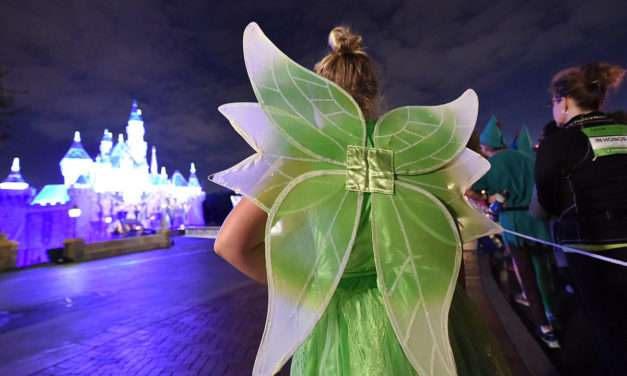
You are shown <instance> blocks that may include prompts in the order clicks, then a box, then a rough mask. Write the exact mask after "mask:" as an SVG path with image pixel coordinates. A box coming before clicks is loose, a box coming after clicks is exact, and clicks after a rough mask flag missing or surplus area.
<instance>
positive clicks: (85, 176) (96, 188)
mask: <svg viewBox="0 0 627 376" xmlns="http://www.w3.org/2000/svg"><path fill="white" fill-rule="evenodd" d="M144 135H145V128H144V120H143V117H142V112H141V109H140V108H139V107H138V105H137V102H136V101H133V104H132V108H131V113H130V116H129V119H128V123H127V126H126V139H125V138H124V134H122V133H120V134H119V135H118V137H117V140H116V142H114V139H113V134H112V133H111V132H109V130H106V129H105V130H104V134H103V137H102V140H101V141H100V147H99V152H98V155H97V156H96V158H95V159H93V158H92V157H91V156H90V155H89V153H87V151H86V150H85V148H84V147H83V145H82V143H81V137H80V133H79V132H75V133H74V139H73V142H72V144H71V146H70V148H69V150H68V151H67V153H66V154H65V156H64V157H63V159H62V160H61V161H60V162H59V165H60V168H61V174H62V175H63V180H64V182H63V184H50V185H46V186H44V187H43V188H42V190H41V191H40V192H39V193H37V192H36V191H35V190H34V189H33V188H32V187H30V186H29V184H28V183H27V182H26V181H25V180H24V179H23V177H22V176H21V174H20V161H19V159H18V158H15V159H14V160H13V164H12V165H11V172H10V173H9V176H8V177H7V178H6V179H5V180H4V181H3V182H2V183H0V232H1V233H5V234H6V235H7V237H8V239H10V240H13V241H17V242H18V244H19V251H18V255H17V266H26V265H30V264H35V263H41V262H47V261H48V260H47V256H46V250H48V249H50V248H55V247H61V246H62V245H63V241H64V240H65V239H68V238H77V237H78V238H83V239H85V241H87V242H93V241H99V240H105V239H108V238H111V237H112V236H116V234H117V235H120V236H123V235H125V234H128V233H137V232H141V231H146V230H147V229H152V230H158V229H169V228H181V227H182V226H186V225H202V224H203V215H202V202H203V200H204V197H205V193H204V192H203V191H202V188H201V186H200V183H199V181H198V178H197V177H196V168H195V166H194V163H192V164H191V166H190V173H189V177H188V179H185V177H184V176H183V175H182V174H181V173H180V172H178V171H175V172H174V173H173V174H172V176H171V177H169V176H168V174H167V172H166V168H165V167H163V166H161V167H159V164H158V161H157V150H156V147H155V146H153V147H152V148H151V153H150V164H149V163H148V159H147V154H148V144H147V143H146V141H145V140H144Z"/></svg>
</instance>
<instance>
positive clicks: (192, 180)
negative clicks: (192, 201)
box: [187, 162, 200, 188]
mask: <svg viewBox="0 0 627 376" xmlns="http://www.w3.org/2000/svg"><path fill="white" fill-rule="evenodd" d="M187 186H188V187H195V188H197V187H200V182H199V181H198V177H196V165H195V164H194V162H192V164H191V166H190V167H189V180H188V183H187Z"/></svg>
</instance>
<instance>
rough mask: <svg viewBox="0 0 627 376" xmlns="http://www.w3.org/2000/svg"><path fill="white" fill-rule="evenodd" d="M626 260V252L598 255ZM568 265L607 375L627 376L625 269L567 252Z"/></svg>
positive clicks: (626, 286) (591, 345)
mask: <svg viewBox="0 0 627 376" xmlns="http://www.w3.org/2000/svg"><path fill="white" fill-rule="evenodd" d="M599 255H603V256H607V257H611V258H614V259H618V260H622V261H627V249H618V250H611V251H603V252H599ZM567 257H568V265H569V267H570V270H571V274H572V277H573V278H574V283H575V286H576V288H577V297H578V299H579V301H580V302H581V304H582V305H583V309H584V312H585V313H586V316H587V319H588V320H589V326H588V328H589V329H590V331H591V334H592V338H594V339H595V340H596V343H591V344H590V349H591V351H592V350H593V349H596V350H597V351H598V352H599V359H601V361H602V362H603V363H604V364H603V366H604V367H605V369H606V370H607V375H612V376H614V375H621V376H623V375H627V268H626V267H623V266H619V265H614V264H611V263H608V262H605V261H601V260H596V259H593V258H590V257H586V256H582V255H577V254H572V253H568V254H567Z"/></svg>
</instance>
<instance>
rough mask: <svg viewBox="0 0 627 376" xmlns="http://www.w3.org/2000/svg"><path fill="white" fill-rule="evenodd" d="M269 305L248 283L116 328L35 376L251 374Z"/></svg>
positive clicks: (262, 290) (261, 290)
mask: <svg viewBox="0 0 627 376" xmlns="http://www.w3.org/2000/svg"><path fill="white" fill-rule="evenodd" d="M266 307H267V292H266V288H265V287H263V286H258V285H252V284H251V285H246V286H244V287H241V288H239V289H237V290H235V291H232V292H230V293H228V294H225V295H223V296H220V297H217V298H214V299H212V300H210V301H208V302H206V303H203V304H200V305H197V306H194V307H192V308H190V309H187V310H185V311H183V312H180V313H177V314H174V315H172V316H171V317H168V318H165V319H162V320H159V321H156V322H153V323H149V324H147V325H146V326H144V327H141V328H140V329H135V330H129V328H128V327H125V326H124V325H121V326H119V327H117V329H116V327H114V328H111V329H109V330H108V331H107V332H106V333H103V334H102V335H100V336H98V337H96V338H94V339H93V341H90V346H89V347H88V350H87V351H83V352H81V353H80V354H74V355H72V356H70V357H68V358H65V359H62V360H61V359H60V360H59V362H57V363H56V364H54V365H52V366H50V367H46V368H44V369H42V370H40V371H38V372H36V373H34V375H37V376H48V375H90V376H91V375H94V376H97V375H134V376H153V375H154V376H156V375H250V373H251V370H252V365H253V362H254V359H255V355H256V352H257V346H258V345H259V341H260V339H261V335H262V332H263V326H264V321H265V317H266ZM285 368H288V367H285ZM288 373H289V372H288V370H287V369H284V370H283V372H281V375H287V374H288Z"/></svg>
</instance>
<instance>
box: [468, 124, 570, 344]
mask: <svg viewBox="0 0 627 376" xmlns="http://www.w3.org/2000/svg"><path fill="white" fill-rule="evenodd" d="M521 136H522V137H519V139H518V147H519V150H512V149H507V147H506V145H505V141H504V139H503V134H502V132H501V130H500V129H499V126H498V122H497V119H496V117H495V116H492V117H491V118H490V120H489V121H488V123H487V124H486V126H485V128H484V130H483V132H481V135H480V137H479V139H480V144H481V152H482V154H483V155H484V156H485V157H487V158H488V161H489V162H490V165H491V168H490V170H489V171H488V173H487V174H485V175H484V176H483V177H482V178H481V179H479V180H478V181H477V182H476V183H475V184H474V185H473V188H472V189H473V191H475V192H477V193H479V192H481V193H485V195H487V196H488V197H489V198H490V201H494V200H496V199H497V198H498V199H501V198H502V199H504V202H503V210H502V212H501V213H500V215H499V222H500V224H501V226H503V228H505V229H508V230H512V231H516V232H520V233H523V234H526V235H530V236H533V237H536V238H539V239H542V240H550V234H549V230H548V227H547V223H546V222H544V221H542V220H539V219H535V218H533V217H532V216H531V215H530V214H529V202H530V200H531V195H532V192H533V187H534V171H533V163H534V159H533V154H532V153H533V149H532V147H531V140H530V137H529V134H528V132H521ZM503 237H504V240H505V244H506V246H507V248H508V249H509V251H510V253H511V255H512V257H513V258H514V262H515V263H516V267H517V270H518V276H519V278H520V280H521V281H520V282H521V284H522V285H523V286H521V288H522V291H523V293H522V294H521V295H520V296H519V297H518V298H517V301H518V302H521V303H524V304H525V305H529V306H530V309H531V316H532V318H533V321H534V323H535V324H536V325H537V326H538V335H539V336H540V337H541V338H542V340H543V341H544V342H545V344H547V345H548V346H549V347H551V348H557V347H559V343H558V341H557V339H556V337H555V334H554V332H553V328H552V326H551V325H550V323H549V320H548V319H553V314H552V312H553V309H552V308H551V306H552V304H551V299H550V290H551V288H550V286H551V278H550V269H549V268H550V264H549V257H548V256H549V253H548V252H549V251H548V250H547V249H545V248H544V247H542V246H539V245H537V244H534V243H532V242H529V241H526V240H524V239H521V238H517V237H515V236H513V235H511V234H508V233H505V234H504V235H503ZM525 298H526V299H525Z"/></svg>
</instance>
